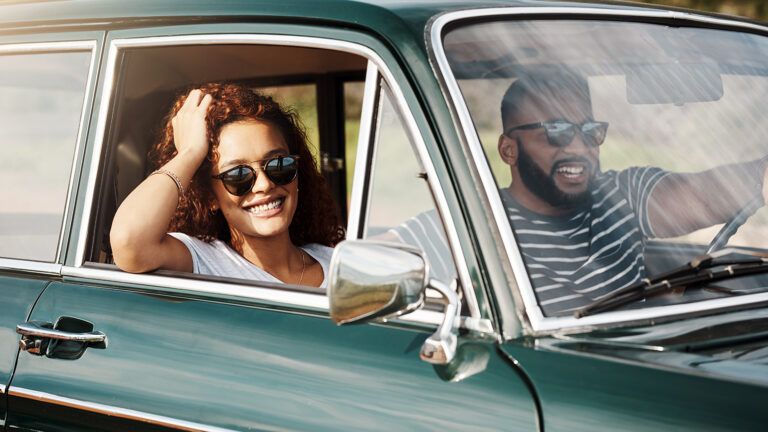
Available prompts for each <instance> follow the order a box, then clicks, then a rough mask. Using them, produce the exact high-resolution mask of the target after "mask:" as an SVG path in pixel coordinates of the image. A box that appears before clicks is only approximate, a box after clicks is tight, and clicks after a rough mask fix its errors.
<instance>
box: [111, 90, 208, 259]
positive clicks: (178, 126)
mask: <svg viewBox="0 0 768 432" xmlns="http://www.w3.org/2000/svg"><path fill="white" fill-rule="evenodd" d="M211 101H212V98H211V96H210V95H207V94H203V93H202V92H201V91H200V90H197V89H196V90H192V91H191V92H190V93H189V95H187V98H186V100H185V101H184V103H183V105H182V106H181V108H180V109H179V111H178V112H177V113H176V115H175V116H174V117H173V119H172V120H171V125H172V126H173V140H174V145H175V146H176V150H177V154H176V156H174V157H173V159H171V160H170V161H168V163H166V164H165V165H163V166H162V167H160V169H158V170H157V171H155V172H154V173H152V174H151V175H150V176H149V177H147V178H146V179H144V181H143V182H141V184H139V186H137V187H136V189H134V190H133V191H132V192H131V193H130V194H129V195H128V197H126V199H125V200H124V201H123V202H122V204H120V208H118V209H117V212H116V213H115V218H114V220H113V222H112V230H111V231H110V242H111V244H112V252H113V255H114V259H115V264H117V266H118V267H120V268H121V269H122V270H124V271H128V272H133V273H140V272H148V271H152V270H157V269H166V270H179V271H188V272H191V271H192V256H191V254H190V253H189V250H188V249H187V247H186V246H185V245H184V244H183V243H182V242H181V241H179V240H177V239H175V238H173V237H172V236H170V235H168V227H169V225H170V223H171V219H172V218H173V215H174V212H175V211H176V207H177V205H178V201H179V197H180V196H181V193H182V191H183V190H184V189H185V188H186V187H187V186H188V185H189V184H190V181H191V180H192V177H193V176H194V174H195V171H197V169H198V167H200V164H201V163H202V162H203V160H204V159H205V157H206V156H207V154H208V138H207V134H206V132H207V131H206V123H205V117H206V115H207V113H208V107H209V106H210V104H211Z"/></svg>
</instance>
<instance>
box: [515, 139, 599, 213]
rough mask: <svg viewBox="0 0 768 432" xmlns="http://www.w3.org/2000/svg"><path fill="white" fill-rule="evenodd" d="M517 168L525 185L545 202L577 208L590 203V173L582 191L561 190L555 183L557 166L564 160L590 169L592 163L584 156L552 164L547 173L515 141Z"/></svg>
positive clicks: (592, 177)
mask: <svg viewBox="0 0 768 432" xmlns="http://www.w3.org/2000/svg"><path fill="white" fill-rule="evenodd" d="M517 154H518V157H517V169H518V171H519V172H520V178H521V179H522V180H523V183H524V184H525V186H526V187H527V188H528V189H529V190H530V191H531V192H533V193H534V194H535V195H536V196H538V197H539V198H541V199H542V200H544V201H545V202H546V203H547V204H549V205H551V206H553V207H557V208H577V207H586V206H590V205H592V189H593V185H594V176H593V175H590V177H589V181H588V183H587V189H586V190H585V191H584V192H580V193H576V194H570V193H567V192H563V191H562V190H560V188H559V187H557V184H556V183H555V176H556V175H557V168H558V166H560V165H561V164H563V163H566V162H577V161H578V162H581V163H584V164H585V166H586V169H587V170H588V171H591V168H592V164H591V163H590V162H589V161H587V160H586V159H584V158H581V157H577V158H568V159H564V160H561V161H558V163H556V164H554V165H553V166H552V170H551V172H550V173H549V174H547V173H546V172H544V170H543V169H541V168H539V166H538V165H536V163H535V162H534V161H533V159H531V157H530V156H529V155H528V153H526V152H525V150H523V146H522V143H521V142H520V141H518V142H517Z"/></svg>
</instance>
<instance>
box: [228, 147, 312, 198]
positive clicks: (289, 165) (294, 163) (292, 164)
mask: <svg viewBox="0 0 768 432" xmlns="http://www.w3.org/2000/svg"><path fill="white" fill-rule="evenodd" d="M252 164H256V165H257V166H258V167H259V168H261V171H263V172H264V174H265V175H266V176H267V178H268V179H269V181H271V182H272V183H274V184H276V185H278V186H284V185H287V184H288V183H290V182H292V181H293V180H294V179H295V178H296V174H297V173H298V172H299V157H298V156H277V157H273V158H269V159H264V160H260V161H254V162H252ZM257 175H258V174H257V173H256V170H255V169H253V167H252V166H250V165H238V166H236V167H234V168H230V169H228V170H226V171H224V172H222V173H220V174H218V175H215V176H213V178H215V179H218V180H221V182H222V183H223V184H224V189H226V190H227V192H229V193H231V194H232V195H237V196H243V195H245V194H247V193H248V192H249V191H250V190H251V189H253V185H254V184H255V183H256V176H257Z"/></svg>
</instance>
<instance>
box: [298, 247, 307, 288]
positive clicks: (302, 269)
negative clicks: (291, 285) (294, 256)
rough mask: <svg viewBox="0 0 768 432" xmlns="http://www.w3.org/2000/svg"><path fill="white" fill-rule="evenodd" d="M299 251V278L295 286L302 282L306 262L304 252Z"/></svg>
mask: <svg viewBox="0 0 768 432" xmlns="http://www.w3.org/2000/svg"><path fill="white" fill-rule="evenodd" d="M299 251H301V276H299V283H297V284H296V285H301V281H303V280H304V270H306V269H307V262H306V261H305V260H304V251H302V250H301V249H299Z"/></svg>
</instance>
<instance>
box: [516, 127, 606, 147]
mask: <svg viewBox="0 0 768 432" xmlns="http://www.w3.org/2000/svg"><path fill="white" fill-rule="evenodd" d="M539 128H544V132H545V133H546V134H547V140H548V141H549V144H550V145H553V146H555V147H561V148H562V147H566V146H568V144H570V143H571V141H573V138H574V137H575V136H576V133H577V132H579V133H581V137H582V139H583V140H584V144H586V145H588V146H590V147H597V146H599V145H600V144H602V143H603V141H605V134H606V133H607V132H608V123H607V122H599V121H585V122H584V123H582V124H576V123H571V122H569V121H566V120H553V121H548V122H539V123H529V124H524V125H520V126H515V127H512V128H509V129H507V130H506V131H505V132H504V135H505V136H507V137H509V134H510V133H512V132H514V131H516V130H530V129H539Z"/></svg>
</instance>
